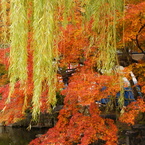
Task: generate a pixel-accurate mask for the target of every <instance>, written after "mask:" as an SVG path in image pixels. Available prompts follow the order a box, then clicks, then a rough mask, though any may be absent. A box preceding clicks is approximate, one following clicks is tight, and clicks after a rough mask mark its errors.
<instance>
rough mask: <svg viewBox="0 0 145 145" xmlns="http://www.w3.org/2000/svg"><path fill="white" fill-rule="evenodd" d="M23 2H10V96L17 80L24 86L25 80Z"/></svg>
mask: <svg viewBox="0 0 145 145" xmlns="http://www.w3.org/2000/svg"><path fill="white" fill-rule="evenodd" d="M25 5H26V1H25V0H11V2H10V22H11V26H10V41H11V43H10V46H11V51H10V66H9V77H10V93H9V97H8V102H9V101H10V96H11V94H12V92H13V90H14V86H15V83H16V81H17V80H20V82H21V84H24V83H25V81H26V80H27V34H28V28H27V10H26V6H25Z"/></svg>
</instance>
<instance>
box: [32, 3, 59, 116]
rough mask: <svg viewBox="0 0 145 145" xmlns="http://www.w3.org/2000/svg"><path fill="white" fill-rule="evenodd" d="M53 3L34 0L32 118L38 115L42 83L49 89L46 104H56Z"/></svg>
mask: <svg viewBox="0 0 145 145" xmlns="http://www.w3.org/2000/svg"><path fill="white" fill-rule="evenodd" d="M53 4H55V3H52V2H51V1H48V0H43V1H42V0H34V16H33V19H34V20H33V30H34V32H33V33H34V36H33V39H34V42H33V48H34V66H33V67H34V72H33V81H34V95H33V99H32V102H33V112H32V115H33V118H34V119H36V118H37V115H38V114H39V113H40V100H39V99H40V96H41V92H42V82H43V81H45V82H46V83H47V85H48V87H49V93H48V96H49V97H48V104H51V105H52V106H54V105H55V104H56V86H55V85H56V72H57V63H56V61H55V60H54V52H55V51H54V30H55V26H54V8H55V5H53Z"/></svg>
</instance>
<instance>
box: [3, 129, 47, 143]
mask: <svg viewBox="0 0 145 145" xmlns="http://www.w3.org/2000/svg"><path fill="white" fill-rule="evenodd" d="M47 130H48V129H46V128H45V129H31V130H30V131H27V130H26V128H12V127H0V145H28V143H29V142H30V141H31V140H33V139H34V138H36V135H37V134H44V133H45V132H46V131H47Z"/></svg>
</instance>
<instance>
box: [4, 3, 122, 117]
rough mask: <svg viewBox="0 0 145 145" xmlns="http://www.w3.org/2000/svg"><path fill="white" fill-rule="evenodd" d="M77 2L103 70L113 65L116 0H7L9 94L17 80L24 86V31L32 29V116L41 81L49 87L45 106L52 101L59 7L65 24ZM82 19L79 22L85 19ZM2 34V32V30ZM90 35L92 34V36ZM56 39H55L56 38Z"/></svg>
mask: <svg viewBox="0 0 145 145" xmlns="http://www.w3.org/2000/svg"><path fill="white" fill-rule="evenodd" d="M2 2H3V3H2V4H3V7H2V20H3V22H4V23H6V3H5V0H2ZM30 3H31V4H32V7H31V9H32V10H31V11H32V16H31V24H30V26H29V25H28V21H29V20H30V18H29V16H28V9H29V8H30V7H29V4H30ZM77 3H79V4H80V6H81V7H83V8H84V9H85V13H84V20H85V21H89V20H90V19H93V27H92V29H93V30H94V31H95V32H96V34H97V37H96V38H95V39H96V40H97V41H100V43H99V49H98V54H97V57H98V60H97V64H98V68H99V69H102V70H105V71H106V72H107V71H108V70H109V69H110V68H112V67H113V66H114V65H115V64H116V22H117V14H116V13H117V11H121V10H122V5H123V4H122V1H120V0H112V1H109V0H85V1H83V0H69V1H68V0H11V1H10V24H11V25H10V39H9V42H10V46H11V51H10V67H9V77H10V93H9V97H8V101H7V102H10V97H11V94H12V93H13V91H14V87H15V83H16V82H17V81H18V80H19V81H20V83H21V86H22V88H25V87H26V85H27V83H26V82H27V78H28V71H27V61H28V52H27V45H28V33H29V27H31V29H32V32H33V33H32V38H33V39H32V45H31V47H32V48H31V49H33V83H34V92H33V98H32V104H33V109H32V115H33V118H34V119H36V118H37V116H38V115H39V114H40V96H41V93H42V88H43V82H45V83H46V86H47V87H48V88H49V91H48V100H47V103H48V105H52V106H55V104H56V94H55V93H56V81H57V80H56V74H57V60H58V50H57V47H56V45H55V44H56V43H57V42H56V40H57V39H58V38H57V37H58V36H59V32H58V31H57V27H58V23H59V22H58V21H57V20H58V17H59V15H58V13H59V9H61V10H62V12H61V14H62V16H63V22H62V25H66V24H67V23H68V17H70V16H73V13H74V11H75V5H76V4H77ZM85 21H83V22H85ZM3 35H4V36H6V31H3ZM92 37H93V36H92ZM56 38H57V39H56Z"/></svg>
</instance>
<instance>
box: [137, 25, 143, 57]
mask: <svg viewBox="0 0 145 145" xmlns="http://www.w3.org/2000/svg"><path fill="white" fill-rule="evenodd" d="M144 27H145V24H144V25H142V26H141V28H140V29H139V31H138V34H137V35H136V45H137V47H138V48H139V49H140V50H141V52H142V53H143V54H145V52H144V51H143V49H142V48H141V46H140V44H139V40H138V36H139V33H140V32H141V31H142V29H143V28H144Z"/></svg>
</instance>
